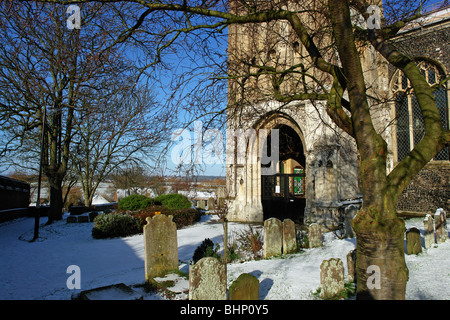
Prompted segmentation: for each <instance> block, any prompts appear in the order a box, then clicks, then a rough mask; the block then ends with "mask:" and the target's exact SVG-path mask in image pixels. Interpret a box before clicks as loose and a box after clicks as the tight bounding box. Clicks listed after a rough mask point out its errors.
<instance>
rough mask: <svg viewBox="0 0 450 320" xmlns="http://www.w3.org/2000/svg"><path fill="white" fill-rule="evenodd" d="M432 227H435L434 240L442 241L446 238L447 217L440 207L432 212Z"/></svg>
mask: <svg viewBox="0 0 450 320" xmlns="http://www.w3.org/2000/svg"><path fill="white" fill-rule="evenodd" d="M434 227H435V229H436V242H437V243H442V242H445V240H447V239H448V231H447V217H446V215H445V211H444V210H442V209H438V210H436V213H435V214H434Z"/></svg>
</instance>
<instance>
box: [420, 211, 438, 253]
mask: <svg viewBox="0 0 450 320" xmlns="http://www.w3.org/2000/svg"><path fill="white" fill-rule="evenodd" d="M423 230H424V240H425V248H426V249H429V248H431V246H432V245H433V244H434V243H435V239H434V219H433V216H432V215H431V214H427V215H426V216H425V219H423Z"/></svg>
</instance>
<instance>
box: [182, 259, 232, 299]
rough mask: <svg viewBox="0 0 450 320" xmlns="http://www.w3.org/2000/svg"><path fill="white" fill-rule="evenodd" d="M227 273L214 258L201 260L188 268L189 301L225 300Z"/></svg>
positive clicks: (222, 265)
mask: <svg viewBox="0 0 450 320" xmlns="http://www.w3.org/2000/svg"><path fill="white" fill-rule="evenodd" d="M226 299H227V272H226V268H225V265H224V264H222V263H221V262H219V260H217V259H216V258H213V257H206V258H202V259H200V260H199V261H197V263H196V264H195V265H192V266H190V268H189V300H226Z"/></svg>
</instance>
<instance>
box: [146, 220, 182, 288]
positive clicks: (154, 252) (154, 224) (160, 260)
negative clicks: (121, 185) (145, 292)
mask: <svg viewBox="0 0 450 320" xmlns="http://www.w3.org/2000/svg"><path fill="white" fill-rule="evenodd" d="M172 218H173V217H172V216H166V215H164V214H158V215H155V216H153V218H150V217H148V218H147V219H146V221H147V224H146V225H145V226H144V252H145V281H147V282H148V281H150V280H151V279H152V278H154V277H159V276H161V275H163V274H164V273H166V272H167V271H174V270H178V243H177V226H176V224H175V222H173V221H172Z"/></svg>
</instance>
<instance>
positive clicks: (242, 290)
mask: <svg viewBox="0 0 450 320" xmlns="http://www.w3.org/2000/svg"><path fill="white" fill-rule="evenodd" d="M228 293H229V298H230V300H258V299H259V280H258V278H256V277H255V276H252V275H250V274H248V273H243V274H241V275H240V276H239V277H238V278H237V279H236V280H234V281H233V283H232V284H231V286H230V289H229V290H228Z"/></svg>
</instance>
